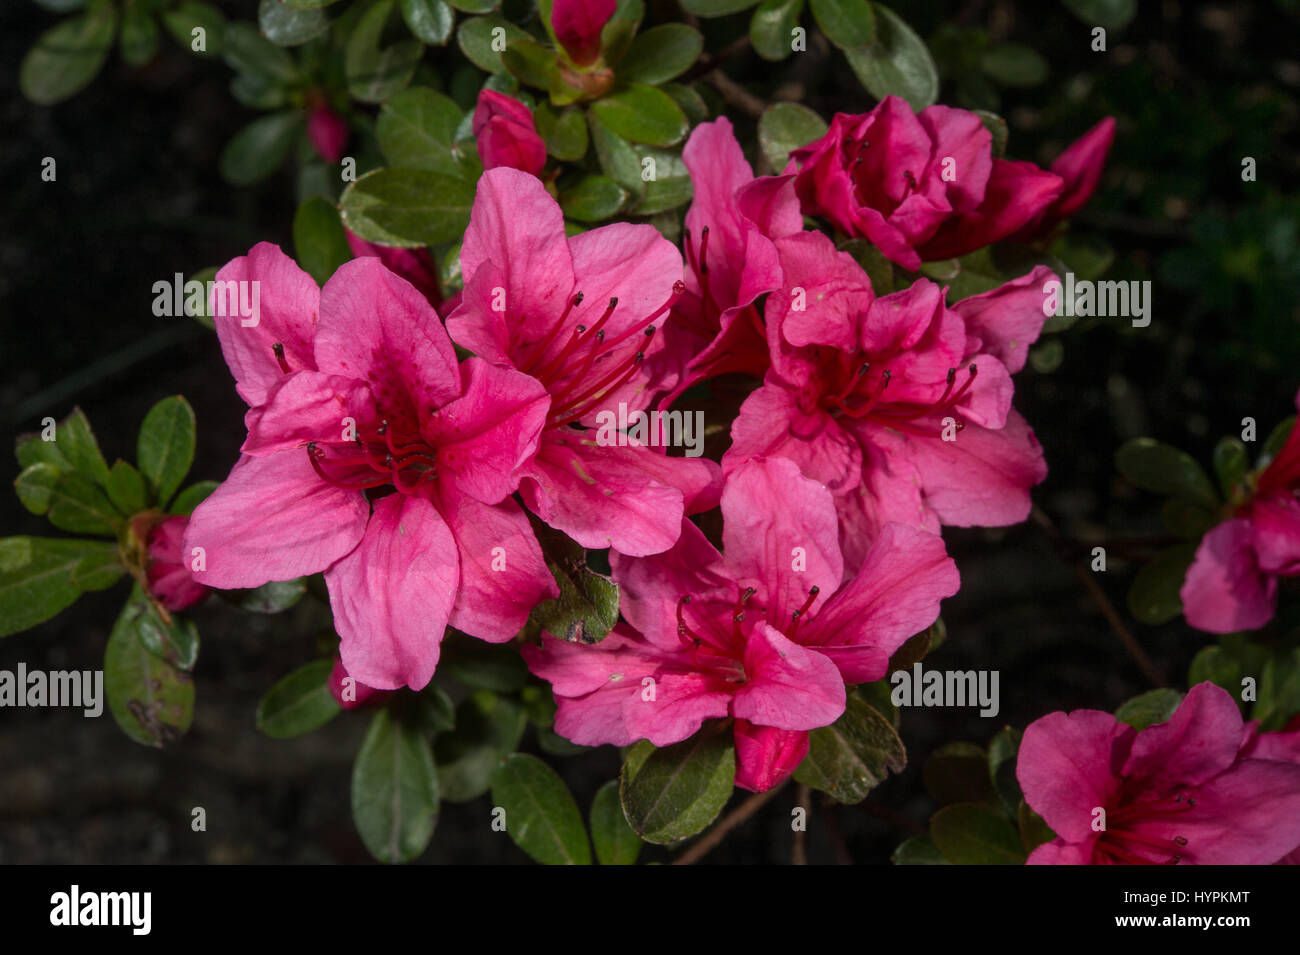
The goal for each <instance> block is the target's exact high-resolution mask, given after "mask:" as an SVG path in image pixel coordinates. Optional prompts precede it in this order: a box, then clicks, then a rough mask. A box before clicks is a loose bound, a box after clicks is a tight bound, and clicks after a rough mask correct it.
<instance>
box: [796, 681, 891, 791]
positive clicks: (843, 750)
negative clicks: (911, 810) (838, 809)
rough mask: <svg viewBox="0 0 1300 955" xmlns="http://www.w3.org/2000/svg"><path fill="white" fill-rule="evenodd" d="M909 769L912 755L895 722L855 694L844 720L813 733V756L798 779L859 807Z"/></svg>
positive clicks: (810, 745)
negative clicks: (889, 778) (890, 779)
mask: <svg viewBox="0 0 1300 955" xmlns="http://www.w3.org/2000/svg"><path fill="white" fill-rule="evenodd" d="M906 765H907V751H906V750H905V749H904V748H903V741H902V740H900V739H899V738H898V733H897V732H895V730H894V727H893V726H892V725H891V724H890V722H889V720H887V719H885V718H884V717H883V716H881V715H880V714H879V713H877V712H876V711H875V710H874V709H872V708H871V707H870V706H869V705H868V704H867V703H865V702H863V701H862V700H860V699H858V698H857V697H853V696H851V697H849V699H848V704H847V706H846V707H845V710H844V715H843V716H841V717H840V718H839V719H838V720H836V721H835V722H834V723H833V724H832V725H830V726H823V727H822V728H821V729H815V730H813V731H812V733H811V734H810V735H809V741H808V755H807V756H806V757H804V761H803V762H802V763H801V764H800V765H799V768H798V769H797V770H795V774H794V778H795V779H796V780H798V781H799V782H801V783H804V784H805V785H808V786H811V787H812V788H813V789H817V790H820V791H821V792H825V793H829V794H830V795H831V796H833V797H835V799H836V800H838V801H839V802H842V803H856V802H861V801H862V800H863V799H865V798H867V793H869V792H871V790H873V789H875V788H876V786H877V785H879V784H880V783H881V782H882V781H883V780H884V778H885V777H886V776H888V775H889V774H890V773H891V772H895V773H896V772H901V771H902V769H903V767H905V766H906Z"/></svg>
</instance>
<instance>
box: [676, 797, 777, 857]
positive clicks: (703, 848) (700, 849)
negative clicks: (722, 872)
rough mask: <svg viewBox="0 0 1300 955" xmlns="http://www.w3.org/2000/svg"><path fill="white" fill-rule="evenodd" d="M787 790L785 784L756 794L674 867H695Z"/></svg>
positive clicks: (727, 816)
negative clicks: (733, 830) (747, 820)
mask: <svg viewBox="0 0 1300 955" xmlns="http://www.w3.org/2000/svg"><path fill="white" fill-rule="evenodd" d="M783 788H785V783H782V784H781V785H780V786H774V787H773V788H771V789H769V790H768V791H767V792H765V793H755V794H754V795H752V796H750V797H749V798H748V799H746V800H745V801H744V802H742V803H741V804H740V805H739V806H737V807H736V808H735V809H733V810H732V811H731V812H729V813H727V815H725V816H723V817H722V820H721V821H720V822H719V823H718V824H717V825H716V826H714V827H713V828H712V829H710V830H709V831H708V832H706V833H705V834H704V835H703V836H701V837H700V838H699V840H698V841H696V842H695V843H694V844H693V845H692V846H691V847H690V848H689V849H687V850H686V851H685V852H683V853H682V854H681V855H679V856H678V857H677V858H676V859H674V860H673V863H672V864H673V865H694V864H695V863H696V862H698V861H699V860H700V859H702V858H704V856H705V855H707V854H708V853H709V852H710V851H711V850H712V849H713V848H714V847H715V846H717V844H718V843H720V842H721V841H722V840H723V839H725V838H726V837H727V833H729V832H731V830H732V829H735V828H736V827H737V826H738V825H740V824H741V823H742V822H744V821H745V820H746V819H748V818H749V817H750V816H752V815H753V814H754V813H756V812H758V811H759V810H760V809H762V808H763V806H764V805H766V804H767V803H768V802H769V801H770V800H771V799H772V798H773V797H774V796H776V794H777V793H779V792H780V791H781V790H782V789H783Z"/></svg>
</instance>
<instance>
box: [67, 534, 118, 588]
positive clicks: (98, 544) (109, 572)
mask: <svg viewBox="0 0 1300 955" xmlns="http://www.w3.org/2000/svg"><path fill="white" fill-rule="evenodd" d="M84 546H85V550H84V551H82V555H81V560H79V561H77V566H76V567H74V568H73V569H72V585H73V586H74V587H76V588H77V589H78V590H81V591H86V592H89V591H92V590H107V589H108V588H109V587H112V586H113V585H114V584H115V583H117V582H118V581H119V580H121V579H122V575H123V574H125V573H126V567H125V566H124V565H123V564H122V554H121V552H120V551H119V550H118V546H117V545H116V544H112V543H109V542H108V541H85V542H84Z"/></svg>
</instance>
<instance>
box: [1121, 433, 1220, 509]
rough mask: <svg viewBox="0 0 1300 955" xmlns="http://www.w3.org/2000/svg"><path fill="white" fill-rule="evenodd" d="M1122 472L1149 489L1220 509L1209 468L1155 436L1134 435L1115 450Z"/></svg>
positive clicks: (1139, 485) (1141, 486)
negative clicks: (1140, 436)
mask: <svg viewBox="0 0 1300 955" xmlns="http://www.w3.org/2000/svg"><path fill="white" fill-rule="evenodd" d="M1115 465H1116V467H1118V468H1119V470H1120V472H1121V473H1122V474H1123V475H1124V476H1125V477H1126V478H1128V479H1129V480H1130V481H1132V482H1133V483H1134V484H1136V485H1137V486H1138V487H1140V488H1143V489H1144V490H1147V491H1155V492H1156V493H1157V494H1168V495H1172V496H1175V497H1181V498H1182V499H1183V500H1186V501H1190V502H1191V503H1193V504H1200V505H1202V506H1203V507H1209V508H1217V507H1218V506H1219V498H1218V495H1217V494H1216V493H1215V490H1214V485H1213V484H1211V483H1210V479H1209V477H1207V476H1206V474H1205V471H1204V470H1203V469H1202V468H1201V466H1200V465H1199V464H1197V463H1196V461H1195V460H1194V459H1193V458H1192V456H1191V455H1190V454H1188V453H1187V452H1186V451H1180V450H1178V449H1177V448H1175V447H1173V446H1171V445H1168V444H1164V443H1162V442H1160V441H1156V440H1154V439H1152V438H1134V439H1133V440H1132V441H1127V442H1125V443H1124V444H1123V445H1122V446H1121V447H1120V449H1119V450H1118V451H1117V452H1115Z"/></svg>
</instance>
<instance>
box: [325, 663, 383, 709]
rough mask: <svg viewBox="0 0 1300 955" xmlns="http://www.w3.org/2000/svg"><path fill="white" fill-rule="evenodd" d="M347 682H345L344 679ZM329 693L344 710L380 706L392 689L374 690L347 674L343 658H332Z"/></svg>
mask: <svg viewBox="0 0 1300 955" xmlns="http://www.w3.org/2000/svg"><path fill="white" fill-rule="evenodd" d="M345 680H347V681H348V682H347V683H346V684H345V683H344V681H345ZM329 687H330V695H331V696H333V697H334V699H335V701H336V702H337V703H338V705H339V706H341V707H343V709H345V710H357V709H361V708H362V707H372V706H381V705H383V704H384V703H386V702H387V701H388V699H389V698H390V697H391V696H392V695H393V692H394V691H393V690H376V689H375V688H374V687H373V686H366V685H365V684H364V683H362V682H360V681H359V680H357V679H355V678H353V677H350V676H348V671H347V670H345V669H344V668H343V660H342V659H340V658H339V657H337V656H336V657H335V658H334V669H333V670H331V671H330V679H329Z"/></svg>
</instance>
